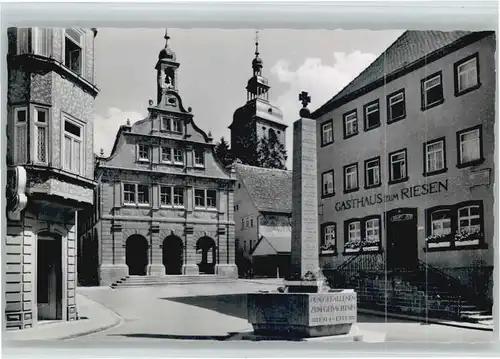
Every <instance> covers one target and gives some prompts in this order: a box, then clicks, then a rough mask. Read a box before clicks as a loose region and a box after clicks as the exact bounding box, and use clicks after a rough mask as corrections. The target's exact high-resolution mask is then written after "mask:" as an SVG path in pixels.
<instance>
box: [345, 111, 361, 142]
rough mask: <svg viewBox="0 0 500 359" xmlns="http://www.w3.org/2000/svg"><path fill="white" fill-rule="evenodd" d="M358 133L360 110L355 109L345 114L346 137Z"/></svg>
mask: <svg viewBox="0 0 500 359" xmlns="http://www.w3.org/2000/svg"><path fill="white" fill-rule="evenodd" d="M357 134H358V112H357V111H356V110H353V111H351V112H348V113H346V114H344V139H347V138H349V137H352V136H355V135H357Z"/></svg>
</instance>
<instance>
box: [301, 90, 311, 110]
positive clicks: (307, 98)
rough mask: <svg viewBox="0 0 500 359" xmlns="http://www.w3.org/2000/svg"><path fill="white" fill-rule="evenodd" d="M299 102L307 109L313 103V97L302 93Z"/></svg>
mask: <svg viewBox="0 0 500 359" xmlns="http://www.w3.org/2000/svg"><path fill="white" fill-rule="evenodd" d="M299 101H301V102H302V106H304V107H307V105H308V104H310V103H311V96H309V94H308V93H307V92H305V91H302V92H301V93H300V94H299Z"/></svg>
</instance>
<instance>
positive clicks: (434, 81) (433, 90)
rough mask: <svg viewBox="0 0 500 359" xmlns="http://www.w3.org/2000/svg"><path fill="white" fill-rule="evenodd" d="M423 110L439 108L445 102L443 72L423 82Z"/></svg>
mask: <svg viewBox="0 0 500 359" xmlns="http://www.w3.org/2000/svg"><path fill="white" fill-rule="evenodd" d="M421 87H422V89H421V91H422V110H426V109H428V108H431V107H434V106H437V105H439V104H441V103H443V101H444V95H443V84H442V74H441V72H438V73H435V74H433V75H430V76H428V77H426V78H425V79H423V80H422V83H421Z"/></svg>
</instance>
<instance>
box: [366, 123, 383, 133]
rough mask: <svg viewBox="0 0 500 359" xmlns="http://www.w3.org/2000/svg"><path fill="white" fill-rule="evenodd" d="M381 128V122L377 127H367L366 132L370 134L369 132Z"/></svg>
mask: <svg viewBox="0 0 500 359" xmlns="http://www.w3.org/2000/svg"><path fill="white" fill-rule="evenodd" d="M379 127H380V122H379V123H377V124H376V125H373V126H371V127H365V132H369V131H372V130H375V129H377V128H379Z"/></svg>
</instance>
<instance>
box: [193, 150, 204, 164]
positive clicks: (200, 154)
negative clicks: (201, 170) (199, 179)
mask: <svg viewBox="0 0 500 359" xmlns="http://www.w3.org/2000/svg"><path fill="white" fill-rule="evenodd" d="M194 165H195V166H196V167H204V166H205V149H204V148H197V149H195V150H194Z"/></svg>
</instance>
